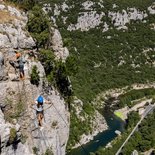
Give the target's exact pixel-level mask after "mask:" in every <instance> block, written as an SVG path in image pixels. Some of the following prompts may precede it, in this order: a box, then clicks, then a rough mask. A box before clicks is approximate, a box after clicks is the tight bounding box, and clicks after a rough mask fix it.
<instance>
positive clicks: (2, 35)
mask: <svg viewBox="0 0 155 155" xmlns="http://www.w3.org/2000/svg"><path fill="white" fill-rule="evenodd" d="M2 6H3V5H2ZM2 6H1V8H2V9H3V8H4V7H2ZM5 8H6V10H5V11H6V12H8V13H9V14H10V16H13V17H14V19H13V20H12V21H9V22H8V23H7V22H6V23H1V24H0V48H24V49H25V48H32V47H34V46H35V42H34V40H33V39H32V37H31V36H30V35H29V33H28V32H27V30H26V23H27V20H28V19H27V17H26V15H25V13H24V12H20V11H19V10H17V9H16V8H14V7H11V6H8V7H5Z"/></svg>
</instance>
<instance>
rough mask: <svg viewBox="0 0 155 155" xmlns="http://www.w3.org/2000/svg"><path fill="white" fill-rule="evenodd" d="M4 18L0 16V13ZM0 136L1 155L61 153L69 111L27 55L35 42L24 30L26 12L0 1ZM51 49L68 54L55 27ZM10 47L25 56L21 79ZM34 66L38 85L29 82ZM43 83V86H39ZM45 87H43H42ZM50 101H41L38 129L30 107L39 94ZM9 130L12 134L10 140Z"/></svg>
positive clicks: (63, 150) (63, 146) (55, 154)
mask: <svg viewBox="0 0 155 155" xmlns="http://www.w3.org/2000/svg"><path fill="white" fill-rule="evenodd" d="M1 12H2V13H4V14H5V15H6V16H7V17H8V18H7V20H6V19H4V18H1V15H2V13H1ZM0 18H1V20H0V88H1V89H0V136H1V154H2V155H21V154H23V155H33V154H35V151H37V153H38V154H39V155H41V154H44V153H45V152H46V150H47V149H50V150H51V153H53V154H54V155H65V150H66V145H67V141H68V138H69V113H68V111H67V110H66V106H65V101H64V99H63V98H62V97H61V95H60V94H59V93H58V92H57V91H56V90H55V89H54V88H53V89H51V88H48V87H47V86H46V80H45V71H44V68H43V66H42V64H41V63H40V62H39V61H37V60H36V59H37V56H36V58H35V59H34V58H33V57H31V56H30V55H29V51H26V50H25V49H29V48H33V47H34V46H35V42H34V41H33V39H32V37H31V36H30V34H29V33H28V32H27V31H26V28H25V27H26V22H27V17H26V15H25V14H24V13H23V12H21V11H19V10H18V9H16V8H14V7H12V6H6V5H5V4H4V3H3V4H1V2H0ZM52 41H53V44H52V45H53V49H54V50H55V51H57V52H59V51H60V53H61V54H62V55H61V54H60V55H59V54H58V55H59V56H60V57H59V58H62V59H65V58H66V57H67V56H68V50H67V49H66V48H64V47H63V43H62V38H61V35H60V33H59V32H58V31H57V30H55V33H54V36H53V38H52ZM14 48H18V49H20V51H21V53H22V56H23V57H24V58H25V61H26V63H25V65H24V71H25V80H24V81H21V80H20V79H19V73H18V70H17V71H15V69H14V68H13V67H12V66H11V65H10V63H9V60H12V59H13V57H14V56H15V53H14ZM34 65H35V66H37V69H38V71H39V76H40V82H39V86H38V87H37V86H35V85H32V84H31V83H30V74H31V70H32V68H33V66H34ZM43 86H44V87H43ZM45 88H46V89H45ZM41 93H42V94H43V96H44V97H45V98H46V99H48V100H49V101H51V103H52V104H49V105H48V104H47V105H46V104H45V105H44V108H45V109H47V110H45V111H44V118H45V119H44V121H43V129H42V130H40V128H39V127H38V122H37V119H36V113H35V110H33V109H31V108H30V105H31V104H32V103H34V101H35V99H36V98H37V96H38V95H39V94H41ZM49 106H50V107H49ZM11 130H14V131H16V132H15V133H16V136H15V139H14V140H13V141H11V142H10V136H11V132H10V131H11Z"/></svg>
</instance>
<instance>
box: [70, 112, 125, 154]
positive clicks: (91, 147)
mask: <svg viewBox="0 0 155 155" xmlns="http://www.w3.org/2000/svg"><path fill="white" fill-rule="evenodd" d="M102 113H103V116H102V117H104V118H105V120H106V122H107V125H108V129H107V130H105V131H103V132H100V133H98V134H97V135H96V136H94V137H93V140H91V141H90V142H88V143H87V144H85V145H82V147H78V148H76V149H73V150H72V151H71V152H69V153H67V155H86V154H89V153H90V152H96V151H97V150H98V149H99V148H100V147H105V146H106V145H107V144H108V143H110V142H111V141H112V140H113V139H115V137H117V136H118V135H117V134H116V133H115V131H116V130H119V131H121V132H123V131H124V126H125V122H123V121H122V120H121V119H119V118H118V117H116V116H115V115H114V114H113V113H112V112H111V111H110V109H104V111H102Z"/></svg>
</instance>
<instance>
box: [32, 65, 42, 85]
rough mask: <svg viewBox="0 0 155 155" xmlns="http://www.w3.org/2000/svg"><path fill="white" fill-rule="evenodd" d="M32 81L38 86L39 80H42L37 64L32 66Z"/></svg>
mask: <svg viewBox="0 0 155 155" xmlns="http://www.w3.org/2000/svg"><path fill="white" fill-rule="evenodd" d="M30 81H31V83H32V84H34V85H36V86H38V85H39V81H40V76H39V71H38V69H37V66H36V65H35V66H33V67H32V72H31V79H30Z"/></svg>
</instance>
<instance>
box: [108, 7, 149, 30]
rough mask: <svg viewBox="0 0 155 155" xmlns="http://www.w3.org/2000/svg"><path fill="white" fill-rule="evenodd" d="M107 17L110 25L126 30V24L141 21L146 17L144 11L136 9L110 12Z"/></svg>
mask: <svg viewBox="0 0 155 155" xmlns="http://www.w3.org/2000/svg"><path fill="white" fill-rule="evenodd" d="M108 16H109V17H110V18H111V21H112V23H113V24H114V26H115V27H117V29H127V26H126V24H127V23H130V21H131V20H141V21H142V20H143V19H144V18H146V17H147V16H148V15H147V13H146V12H145V11H144V12H143V11H139V10H137V9H136V8H128V9H127V11H126V10H122V12H112V11H110V12H109V13H108Z"/></svg>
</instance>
